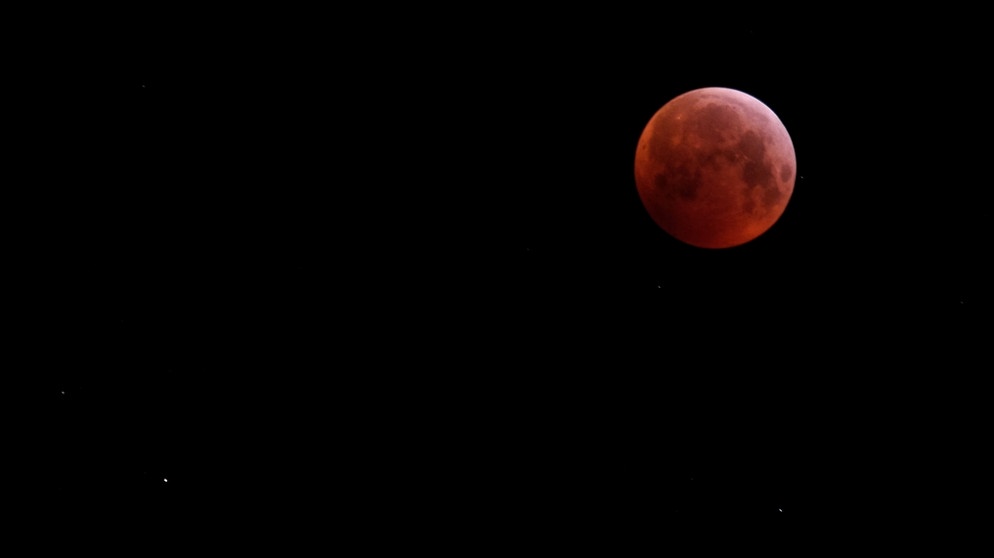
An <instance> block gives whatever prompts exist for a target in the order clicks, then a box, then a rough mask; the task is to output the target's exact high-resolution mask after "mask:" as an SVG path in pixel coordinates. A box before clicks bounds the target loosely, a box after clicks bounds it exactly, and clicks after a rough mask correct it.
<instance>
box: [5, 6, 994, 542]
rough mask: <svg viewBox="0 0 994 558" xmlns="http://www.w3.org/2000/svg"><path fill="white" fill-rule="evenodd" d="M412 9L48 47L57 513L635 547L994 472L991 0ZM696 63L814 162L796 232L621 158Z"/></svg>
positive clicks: (44, 188)
mask: <svg viewBox="0 0 994 558" xmlns="http://www.w3.org/2000/svg"><path fill="white" fill-rule="evenodd" d="M419 10H420V9H419ZM419 10H412V11H411V12H410V13H403V14H394V15H392V16H388V15H383V16H380V15H376V16H372V15H370V16H366V17H358V16H355V15H346V14H335V13H332V14H326V15H322V16H321V17H317V16H313V17H312V16H308V15H305V14H285V15H275V14H268V15H265V17H263V15H262V14H256V15H252V16H248V15H237V14H212V15H210V16H208V15H206V14H200V15H198V16H197V17H193V16H191V17H189V18H187V17H178V16H176V15H175V14H174V15H172V16H169V18H168V20H169V21H174V19H173V18H176V17H178V21H179V22H180V24H179V25H172V24H167V23H165V22H164V20H160V19H159V17H158V16H152V15H143V16H141V17H138V16H136V18H137V19H136V20H135V23H134V25H133V26H131V27H128V28H127V30H126V31H125V32H124V33H115V34H112V35H101V34H99V33H94V34H93V35H92V36H89V38H90V39H92V40H88V41H84V42H83V43H82V44H85V45H86V47H87V48H84V49H81V50H76V49H73V48H70V47H66V48H64V49H62V48H54V47H52V48H51V49H50V52H47V53H48V54H49V55H50V57H51V59H52V63H51V71H50V72H48V73H47V74H46V76H43V77H40V78H39V79H38V81H37V83H43V84H44V85H40V86H38V88H37V89H38V91H36V92H34V93H33V96H34V99H33V101H34V103H35V104H36V105H40V106H41V107H42V109H44V110H41V109H40V110H39V114H44V115H45V117H44V119H43V120H44V122H45V126H44V130H42V131H38V132H37V137H36V138H32V139H31V141H28V142H25V146H23V149H24V152H25V156H26V157H29V158H30V159H29V160H31V161H37V168H38V169H39V170H38V172H37V173H36V174H33V175H30V176H29V178H27V179H25V180H28V181H29V183H27V184H26V185H25V186H26V187H25V188H24V189H23V190H24V191H25V192H26V193H24V194H22V195H21V196H22V197H23V198H24V199H23V200H18V202H19V203H18V206H19V208H20V209H18V210H17V211H16V215H15V216H14V219H13V222H14V223H19V224H21V226H20V227H18V228H17V229H16V230H19V231H20V235H21V236H20V237H21V238H22V240H21V241H16V242H15V244H16V245H17V246H16V247H15V250H16V252H17V255H19V256H23V258H24V259H25V261H26V262H27V265H24V266H21V267H20V269H23V270H24V271H23V272H22V273H23V276H24V278H25V279H26V281H25V282H26V283H27V284H29V288H30V289H31V292H34V290H38V291H40V292H42V293H44V296H40V295H39V296H38V297H35V298H34V300H38V301H39V302H38V305H37V308H36V310H33V311H32V313H31V319H30V320H29V323H30V324H31V325H30V327H26V328H24V331H26V332H27V333H25V334H24V336H23V338H24V340H25V341H26V342H28V343H31V346H33V347H34V346H36V347H37V354H38V355H39V357H38V358H39V359H40V360H38V361H37V363H36V365H35V366H36V370H37V371H41V372H42V373H43V376H44V377H45V378H46V382H45V392H44V394H43V396H42V397H41V403H40V408H41V409H42V410H41V411H40V412H39V420H38V423H39V424H40V425H41V428H42V432H43V435H42V436H39V438H44V439H47V440H50V443H48V444H45V447H46V448H48V449H46V450H45V451H44V452H40V453H38V454H37V455H39V457H38V467H37V470H39V471H41V475H40V476H41V480H40V481H38V482H39V483H40V485H41V486H43V487H44V493H45V494H46V498H47V500H46V502H50V503H51V505H50V506H49V507H48V508H47V509H48V510H49V511H52V513H56V512H57V513H59V514H61V516H62V517H67V518H70V519H71V518H74V517H75V518H78V517H80V516H81V514H85V513H86V512H85V510H86V509H88V507H90V506H93V505H94V502H102V503H107V502H110V503H112V504H114V505H115V506H116V507H117V509H119V510H120V509H125V508H127V509H135V510H138V511H137V512H136V515H135V516H132V517H131V518H130V519H129V521H130V522H132V523H134V524H135V525H137V526H140V527H141V529H142V530H143V532H145V531H147V532H149V533H152V534H160V535H161V534H162V533H163V532H165V530H166V529H172V530H173V532H181V533H190V532H194V531H196V530H197V529H198V528H204V525H205V524H209V523H211V522H215V521H216V522H218V523H224V524H227V523H232V524H236V523H241V524H246V523H247V524H255V523H260V524H270V525H274V524H275V525H280V526H282V525H284V524H286V526H288V527H289V526H290V525H291V524H293V525H295V526H296V527H294V528H296V529H299V530H301V531H302V532H304V533H307V532H310V531H309V530H311V529H313V530H321V529H331V528H332V527H329V525H334V526H336V527H335V528H341V529H348V530H353V529H365V528H371V527H370V526H375V525H386V524H390V525H408V526H411V525H415V524H421V522H423V521H424V520H425V518H429V520H430V521H431V522H435V523H439V522H440V523H445V524H447V525H457V526H458V530H459V531H460V532H461V533H463V534H464V535H466V536H468V537H470V538H474V537H475V539H476V540H503V541H505V542H507V541H510V540H516V539H517V538H518V537H519V536H522V537H531V536H534V535H535V534H536V533H546V534H548V533H550V532H559V533H567V532H571V530H573V529H582V528H583V526H589V525H594V526H597V528H596V529H593V531H592V532H591V533H592V534H590V535H589V536H590V537H592V538H596V534H597V533H601V535H602V537H603V538H604V539H605V540H606V539H608V538H611V537H613V536H616V535H617V533H621V532H624V533H628V534H629V539H631V540H636V541H645V540H651V537H652V536H653V534H654V533H656V532H657V531H658V530H659V529H660V524H661V522H662V521H663V518H666V517H672V516H674V515H682V516H686V517H689V518H704V517H716V516H722V517H742V518H753V517H759V518H764V519H763V520H764V521H766V520H768V521H770V522H777V521H780V522H782V521H785V520H786V521H793V522H794V523H792V525H799V524H805V525H809V526H810V525H812V524H815V523H814V522H815V520H814V518H821V517H824V516H825V515H826V514H828V515H831V516H833V517H837V518H867V517H872V516H874V514H877V513H883V512H881V511H878V510H886V513H888V514H892V515H894V514H896V515H900V516H901V517H913V518H922V517H933V516H935V514H938V512H937V511H936V510H939V509H944V508H946V506H950V505H958V506H966V505H969V504H970V502H971V501H972V496H971V495H976V494H986V493H989V491H988V492H985V490H988V489H987V488H985V487H986V486H987V484H988V481H986V480H984V479H983V478H982V476H981V474H982V472H983V467H982V466H981V461H979V460H980V453H979V452H978V450H977V449H976V448H977V447H978V446H977V444H978V443H979V442H981V441H982V439H983V434H984V429H983V425H984V424H985V420H986V418H989V417H988V415H989V411H988V410H987V407H986V406H985V405H984V403H985V392H984V390H983V387H982V386H983V373H984V372H985V371H986V370H987V369H989V368H990V352H989V348H988V343H989V342H988V341H987V337H989V332H990V315H991V314H990V310H991V301H990V284H991V279H992V278H991V272H990V271H989V265H988V264H989V261H988V260H989V253H990V240H991V234H990V231H989V224H990V218H991V213H990V209H989V205H987V202H988V200H989V197H990V196H989V193H988V182H989V172H988V169H987V168H986V166H987V165H986V151H987V144H988V143H989V142H988V140H987V139H985V136H984V130H986V129H987V128H989V124H990V121H991V109H990V106H989V103H988V102H987V100H986V95H985V93H984V89H983V88H982V87H981V86H980V83H981V81H982V80H983V78H984V76H983V75H982V72H978V69H979V68H980V67H981V66H982V61H983V54H982V52H983V51H982V46H983V43H982V34H981V33H980V32H981V31H982V30H981V29H978V28H977V26H975V25H971V24H968V23H967V22H968V21H969V20H970V19H971V18H969V17H968V16H966V15H963V16H960V15H957V16H954V17H953V16H941V17H938V16H936V17H933V16H934V15H935V14H906V15H905V16H903V19H904V21H898V20H899V19H901V18H895V19H891V18H887V19H886V20H875V21H868V20H866V19H862V18H858V17H855V16H851V15H844V14H821V15H817V16H813V17H800V16H798V17H791V18H788V19H787V20H780V21H783V23H773V22H772V21H768V20H765V19H762V18H760V17H759V16H758V15H756V14H752V15H750V14H740V16H737V17H731V18H729V21H726V22H723V23H714V22H713V21H709V19H707V18H705V17H703V16H702V15H701V14H697V15H696V16H694V17H691V16H689V15H683V14H680V15H677V14H670V13H665V12H660V11H654V12H651V13H649V12H645V13H643V12H639V11H637V10H634V11H630V12H622V11H621V10H619V12H620V13H614V14H610V15H605V14H601V13H594V12H591V13H571V14H570V15H568V16H564V15H563V14H555V15H542V14H537V13H518V12H511V11H505V12H498V11H494V12H487V13H482V14H470V13H466V14H464V15H463V16H460V17H459V18H456V19H455V20H454V22H453V23H444V22H446V21H449V18H450V17H451V16H450V15H448V14H442V13H438V14H432V13H424V12H421V11H419ZM391 13H392V12H391ZM443 15H444V17H443ZM426 21H427V22H430V23H423V22H426ZM708 86H721V87H731V88H735V89H739V90H742V91H745V92H747V93H749V94H751V95H753V96H755V97H757V98H758V99H760V100H762V101H763V102H764V103H765V104H767V105H768V106H769V107H770V108H771V109H772V110H773V111H774V112H775V113H776V114H777V115H778V116H779V117H780V119H781V120H782V122H783V123H784V125H785V127H786V128H787V130H788V132H789V133H790V134H791V137H792V139H793V142H794V147H795V150H796V153H797V160H798V180H797V183H796V185H795V190H794V194H793V197H792V199H791V201H790V204H789V205H788V207H787V210H786V212H785V213H784V215H783V217H782V218H781V219H780V221H779V222H778V223H777V224H776V225H775V226H774V227H773V228H772V229H771V230H770V231H769V232H767V233H766V234H764V235H763V236H761V237H760V238H758V239H757V240H755V241H754V242H752V243H749V244H747V245H744V246H741V247H738V248H733V249H727V250H717V251H715V250H700V249H696V248H692V247H689V246H685V245H682V244H680V243H679V242H677V241H676V240H674V239H672V238H670V237H668V236H667V235H666V234H665V233H664V232H663V231H661V230H660V229H658V228H657V227H656V226H655V225H654V223H653V222H652V221H651V219H650V218H649V217H648V215H647V214H646V213H645V211H644V209H643V208H642V206H641V204H640V201H639V198H638V195H637V193H636V190H635V184H634V177H633V164H634V149H635V145H636V143H637V141H638V138H639V134H640V133H641V131H642V128H643V126H644V125H645V123H647V122H648V120H649V118H651V116H652V115H653V114H654V113H655V111H656V110H658V109H659V108H660V107H661V106H662V105H663V104H664V103H665V102H667V101H668V100H670V99H671V98H673V97H675V96H676V95H679V94H681V93H683V92H686V91H688V90H691V89H695V88H698V87H708ZM52 154H55V155H54V156H52ZM53 339H54V340H58V342H54V343H52V342H48V341H44V340H53ZM35 344H36V345H35ZM63 392H64V393H63ZM166 478H168V479H169V482H168V483H166V482H165V480H164V479H166ZM306 502H310V503H311V504H308V505H315V506H317V508H318V509H319V510H321V511H320V512H319V513H317V514H311V513H305V512H303V511H302V509H303V506H304V503H306ZM53 510H55V511H53ZM277 510H283V511H277ZM284 511H285V513H286V515H283V512H284ZM288 517H292V518H294V519H293V520H290V519H287V518H288ZM305 517H306V518H307V520H306V521H304V520H303V518H305ZM333 518H334V519H333ZM270 519H271V520H272V521H271V522H270ZM798 522H800V523H798ZM198 526H199V527H198ZM540 526H545V527H540ZM371 532H375V529H372V531H371ZM495 533H497V534H495ZM500 533H503V534H500ZM612 533H613V534H612ZM509 544H511V543H509Z"/></svg>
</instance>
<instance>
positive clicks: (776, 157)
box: [635, 87, 797, 248]
mask: <svg viewBox="0 0 994 558" xmlns="http://www.w3.org/2000/svg"><path fill="white" fill-rule="evenodd" d="M796 174H797V161H796V159H795V155H794V144H793V143H792V142H791V139H790V136H789V135H788V134H787V130H786V128H784V126H783V123H782V122H780V119H779V118H777V115H776V114H774V113H773V111H772V110H770V109H769V107H767V106H766V105H764V104H763V103H762V102H760V101H759V100H758V99H756V98H755V97H752V96H750V95H747V94H745V93H743V92H741V91H736V90H734V89H725V88H721V87H709V88H705V89H695V90H694V91H690V92H687V93H684V94H683V95H680V96H678V97H676V98H674V99H673V100H671V101H670V102H668V103H666V104H665V105H663V107H662V108H661V109H659V111H658V112H656V114H655V115H654V116H653V117H652V119H650V120H649V123H648V124H647V125H646V127H645V130H644V131H643V132H642V136H641V138H639V142H638V147H637V148H636V152H635V184H636V186H637V187H638V192H639V196H640V197H641V198H642V203H643V205H645V208H646V210H647V211H648V212H649V215H650V216H651V217H652V219H653V220H654V221H655V222H656V224H657V225H659V226H660V227H661V228H662V229H663V230H665V231H666V232H667V233H669V234H670V235H672V236H674V237H675V238H677V239H679V240H681V241H683V242H686V243H687V244H690V245H693V246H698V247H701V248H728V247H732V246H738V245H741V244H745V243H746V242H749V241H751V240H753V239H754V238H756V237H758V236H759V235H761V234H763V233H764V232H766V231H767V230H768V229H769V228H770V227H772V226H773V224H774V223H776V221H777V220H778V219H779V218H780V216H781V215H782V214H783V212H784V209H786V207H787V202H788V201H789V200H790V196H791V194H792V193H793V191H794V178H795V176H796Z"/></svg>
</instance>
